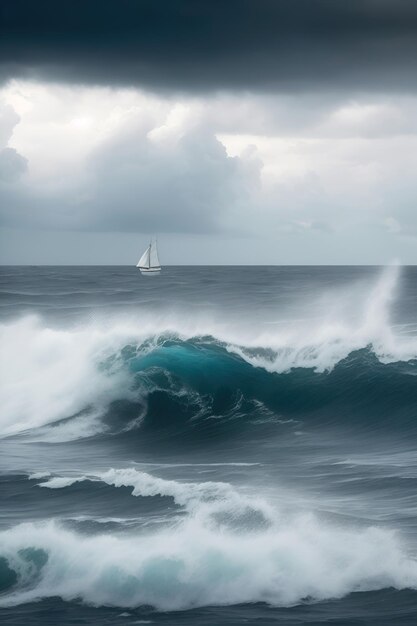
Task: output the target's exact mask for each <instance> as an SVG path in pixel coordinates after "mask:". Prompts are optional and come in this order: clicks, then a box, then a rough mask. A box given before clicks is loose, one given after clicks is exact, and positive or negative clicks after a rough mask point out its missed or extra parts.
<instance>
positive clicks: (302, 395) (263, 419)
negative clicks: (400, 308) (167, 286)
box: [5, 335, 417, 441]
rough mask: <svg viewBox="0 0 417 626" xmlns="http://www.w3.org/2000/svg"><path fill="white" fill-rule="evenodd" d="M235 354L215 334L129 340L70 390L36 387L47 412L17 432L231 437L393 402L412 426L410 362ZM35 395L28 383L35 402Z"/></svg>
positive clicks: (358, 415)
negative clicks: (309, 363) (283, 367)
mask: <svg viewBox="0 0 417 626" xmlns="http://www.w3.org/2000/svg"><path fill="white" fill-rule="evenodd" d="M240 352H241V349H239V350H236V351H235V350H234V349H233V347H231V346H230V345H227V344H225V343H224V342H221V341H219V340H216V339H215V338H213V337H195V338H193V339H182V338H179V337H174V336H172V335H168V336H163V335H162V336H159V337H157V338H152V339H147V340H145V341H143V342H141V343H127V344H125V345H123V346H122V347H121V348H119V349H117V351H114V352H112V353H111V354H109V355H108V356H107V355H106V356H105V357H104V358H102V359H101V360H100V361H99V362H98V363H94V362H91V363H90V362H89V363H88V367H85V376H87V377H88V376H89V377H90V380H84V378H83V377H81V376H80V377H79V378H80V380H76V381H74V387H73V388H71V385H70V384H68V381H67V380H64V382H63V381H61V380H59V381H58V387H57V389H56V390H54V389H51V390H50V391H47V392H46V393H45V391H42V390H41V400H42V401H44V400H47V401H49V405H50V407H51V414H50V416H49V419H48V421H47V423H46V424H41V425H40V428H39V427H38V425H37V424H36V422H35V423H33V424H31V423H30V422H29V423H28V424H25V423H23V425H22V426H23V427H22V428H21V430H22V431H26V432H28V431H29V432H30V431H31V430H32V431H33V428H34V429H35V432H37V433H38V434H40V435H41V436H46V437H47V438H48V437H49V438H51V439H52V440H54V439H55V440H58V441H59V440H66V439H77V438H80V437H85V436H95V435H100V434H101V435H103V434H105V435H122V434H123V433H125V432H129V433H132V431H134V432H137V433H138V436H141V437H142V436H146V435H150V434H152V433H159V434H160V433H162V432H164V433H166V434H169V435H170V436H175V435H176V434H177V435H179V436H183V434H184V432H185V431H186V432H187V436H189V437H191V438H192V437H194V438H195V437H197V438H198V437H199V436H201V437H206V436H207V435H208V434H210V433H211V434H216V433H217V434H224V433H228V434H233V432H234V431H235V430H236V429H241V428H242V427H243V426H244V425H245V424H246V425H247V424H251V425H256V424H258V425H261V424H262V427H263V428H265V427H267V426H269V427H271V428H274V427H276V426H277V425H282V424H285V423H287V422H291V421H299V420H302V421H308V422H309V423H322V424H329V423H331V424H340V425H345V426H346V425H348V424H349V423H350V424H355V425H356V426H358V425H360V424H361V423H363V424H365V422H366V426H367V427H368V428H370V427H372V425H374V426H376V425H377V426H378V427H386V428H389V427H390V425H394V422H393V418H392V415H393V412H394V409H395V427H396V428H398V427H400V426H401V425H402V426H403V427H404V428H409V429H414V428H415V427H416V426H417V425H416V423H415V419H414V413H413V409H414V406H415V401H416V376H417V360H416V359H410V360H408V361H406V362H404V361H397V362H391V363H383V362H381V361H380V359H379V358H378V356H377V355H376V354H375V351H374V349H373V347H372V346H371V345H369V346H366V347H363V348H361V349H357V350H354V351H352V352H350V353H348V354H347V356H346V357H344V358H342V359H341V360H340V361H338V362H337V363H336V364H335V365H334V366H333V367H331V368H329V369H328V370H325V371H317V370H316V369H314V368H313V367H292V368H290V369H289V370H288V371H285V372H276V371H269V370H268V369H267V368H266V367H265V366H261V365H255V364H254V362H255V360H257V361H259V359H260V355H261V356H262V359H263V360H264V361H265V363H266V364H268V363H273V362H274V361H275V362H276V360H277V358H278V356H279V355H278V354H277V352H275V351H273V350H271V349H267V348H256V349H249V348H245V349H244V355H243V356H242V354H241V353H240ZM285 356H286V358H287V355H285ZM88 358H90V355H88ZM70 382H71V381H70ZM86 383H87V385H86ZM36 384H37V383H36V381H35V385H36ZM79 386H81V390H79ZM62 387H64V389H63V391H64V393H67V394H71V393H74V394H75V397H74V395H72V396H70V397H69V400H70V402H69V406H68V407H66V406H65V397H64V399H63V400H62V399H60V400H59V402H60V403H61V404H62V405H63V406H62V409H61V407H59V406H58V407H56V406H55V405H56V404H57V398H56V397H57V396H58V392H60V391H61V392H62ZM77 394H79V395H78V396H77ZM37 395H38V390H37V389H35V390H34V396H35V403H36V396H37ZM77 404H78V407H76V408H79V410H77V411H75V412H73V411H72V410H71V409H72V406H71V405H73V406H74V405H77ZM46 405H47V406H48V403H46ZM35 408H36V407H35ZM21 409H22V407H21V406H20V407H18V410H20V411H21ZM56 412H58V413H60V412H61V413H62V412H63V415H62V417H58V418H57V419H54V418H55V417H56ZM15 425H16V423H15V424H14V426H15ZM17 425H18V426H19V422H18V423H17ZM5 434H9V432H8V431H7V429H6V432H5ZM10 434H12V433H10ZM129 436H131V435H129Z"/></svg>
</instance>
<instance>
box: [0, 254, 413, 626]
mask: <svg viewBox="0 0 417 626" xmlns="http://www.w3.org/2000/svg"><path fill="white" fill-rule="evenodd" d="M0 341H1V355H0V359H1V381H0V382H1V390H0V404H1V413H0V620H1V622H2V623H3V624H14V625H16V626H17V625H18V626H20V625H23V624H25V625H26V624H27V625H34V624H42V625H44V624H51V625H52V624H53V625H55V624H59V625H62V626H67V625H68V626H69V625H70V624H94V625H102V624H112V625H116V626H119V625H129V624H140V623H154V624H170V625H176V624H216V625H217V624H221V625H223V624H242V623H249V624H269V623H275V622H276V623H279V624H283V625H286V624H288V625H296V624H298V625H299V624H311V625H312V624H314V625H316V626H317V625H319V624H323V625H324V624H337V625H339V626H341V625H346V626H347V625H349V626H351V625H353V624H355V625H356V624H358V625H359V624H360V625H371V624H372V625H375V626H377V625H378V626H380V625H383V624H396V625H397V624H409V625H410V626H411V625H414V624H415V623H416V615H417V489H416V485H417V268H416V267H399V266H391V267H385V268H381V267H366V268H365V267H164V269H163V272H162V274H161V276H159V277H155V278H154V279H153V280H145V279H143V278H142V277H141V276H140V274H139V273H138V271H137V270H136V269H135V268H130V267H5V268H3V269H2V271H1V306H0Z"/></svg>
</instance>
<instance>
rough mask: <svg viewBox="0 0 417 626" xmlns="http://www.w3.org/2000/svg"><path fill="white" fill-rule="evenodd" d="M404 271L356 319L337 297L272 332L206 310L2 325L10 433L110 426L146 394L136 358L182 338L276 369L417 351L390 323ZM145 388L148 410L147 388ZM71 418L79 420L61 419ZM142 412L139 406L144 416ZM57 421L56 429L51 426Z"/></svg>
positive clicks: (1, 420) (2, 426) (58, 437)
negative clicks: (120, 407)
mask: <svg viewBox="0 0 417 626" xmlns="http://www.w3.org/2000/svg"><path fill="white" fill-rule="evenodd" d="M398 273H399V268H398V267H397V266H392V267H388V268H386V269H385V270H384V271H383V272H382V274H381V276H380V278H379V280H378V281H377V283H376V284H375V286H374V288H373V289H372V290H371V291H370V292H368V293H367V294H366V296H364V298H363V301H362V302H360V303H359V304H358V307H359V313H358V315H357V316H356V317H355V321H354V322H352V321H348V319H344V317H343V311H340V307H339V308H338V307H336V305H335V303H333V304H332V303H331V302H330V301H329V300H328V299H327V300H326V305H325V306H324V305H323V306H322V307H321V310H322V311H323V313H322V316H321V319H320V320H315V321H312V320H305V321H302V322H301V323H295V322H291V321H287V322H286V323H285V324H284V325H282V324H281V325H279V326H277V327H274V328H273V329H272V330H268V331H267V332H266V331H265V326H264V327H263V328H260V329H258V330H257V329H256V328H255V327H252V328H251V329H249V330H248V328H247V327H243V326H241V325H239V323H237V322H236V323H234V324H233V325H227V324H226V323H225V322H221V321H219V320H215V319H208V318H206V317H201V318H200V317H199V316H195V315H194V316H193V317H192V318H191V317H190V318H188V319H187V318H186V317H184V316H178V315H168V314H167V315H166V316H159V317H158V316H149V315H148V316H146V315H145V314H143V315H141V320H140V322H139V321H138V320H136V319H135V320H133V319H131V318H130V319H126V318H125V319H119V318H118V319H110V320H107V321H106V322H103V323H99V322H97V323H92V322H89V323H86V324H84V325H83V324H79V325H78V326H73V327H71V328H52V327H49V326H47V325H46V324H45V322H44V321H42V319H40V318H39V317H35V316H28V317H24V318H22V319H19V320H18V321H14V322H10V323H6V324H1V325H0V343H1V346H2V349H1V352H0V354H1V356H0V368H1V372H2V374H1V387H0V402H1V406H2V412H1V416H0V436H8V435H13V434H16V433H20V432H23V431H28V430H33V429H39V428H42V427H45V426H48V429H47V431H46V432H47V435H45V431H42V433H41V434H42V436H46V437H47V438H48V440H52V441H62V440H64V441H65V440H70V439H77V438H80V437H86V436H91V435H94V434H96V433H99V432H103V431H105V430H106V425H105V423H104V422H103V420H102V416H103V414H104V413H105V412H106V410H107V409H108V407H109V405H110V404H111V403H112V402H113V401H115V400H120V399H124V400H129V399H132V400H134V401H135V402H138V397H139V396H141V390H140V389H138V376H137V375H136V377H135V373H134V372H133V371H132V368H131V367H130V361H131V360H132V359H137V358H140V357H145V356H146V355H150V354H152V353H153V351H155V350H157V349H160V348H161V346H164V344H165V343H166V342H169V341H172V340H175V341H176V342H178V343H181V342H187V345H189V343H190V342H194V343H195V345H197V346H198V345H199V342H201V341H202V340H203V338H205V339H204V340H205V341H209V344H211V345H212V346H213V347H214V348H216V347H217V348H219V349H221V350H223V351H228V352H229V353H230V354H231V355H232V356H233V358H234V359H236V358H237V359H243V360H244V361H245V362H246V363H248V364H250V365H251V366H253V367H256V368H262V369H264V370H266V371H267V372H271V373H286V372H289V371H291V370H292V369H293V368H310V369H312V370H314V371H316V372H326V371H330V370H331V369H332V368H334V367H335V366H336V365H337V364H338V363H339V362H340V361H341V360H343V359H345V358H346V357H347V356H348V355H349V354H350V353H352V352H354V351H356V350H359V349H364V348H367V349H370V350H372V352H373V353H374V355H375V356H376V357H377V358H378V359H379V360H380V361H381V362H382V363H391V362H396V361H410V360H411V359H415V358H417V337H416V336H415V335H409V334H408V335H406V334H399V333H396V332H395V331H394V329H393V328H392V326H391V325H390V319H389V313H390V303H391V302H392V300H393V298H394V296H395V291H396V289H397V282H398ZM269 328H270V327H269ZM207 338H208V339H207ZM129 355H130V356H129ZM215 356H216V354H214V353H213V359H214V358H215ZM167 367H168V369H169V364H168V366H167ZM136 374H137V373H136ZM134 381H135V385H136V386H135V388H134V389H133V387H134V385H133V382H134ZM145 387H146V386H145ZM142 391H143V394H142V396H143V397H142V400H141V402H142V410H143V411H144V410H146V394H147V389H146V388H144V389H143V390H142ZM188 391H189V392H190V391H192V390H190V389H188ZM69 417H71V418H72V419H71V420H70V421H67V422H63V421H61V420H65V419H66V418H69ZM139 418H140V415H139V414H138V423H139V422H140V419H139ZM60 421H61V423H59V424H58V422H60ZM51 424H55V426H54V428H49V425H51Z"/></svg>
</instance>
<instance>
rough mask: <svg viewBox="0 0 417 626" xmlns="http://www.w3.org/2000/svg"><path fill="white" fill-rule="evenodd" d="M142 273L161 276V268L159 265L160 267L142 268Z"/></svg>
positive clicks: (143, 274)
mask: <svg viewBox="0 0 417 626" xmlns="http://www.w3.org/2000/svg"><path fill="white" fill-rule="evenodd" d="M140 273H141V274H142V276H159V274H160V273H161V268H160V267H159V268H158V269H149V270H147V269H141V270H140Z"/></svg>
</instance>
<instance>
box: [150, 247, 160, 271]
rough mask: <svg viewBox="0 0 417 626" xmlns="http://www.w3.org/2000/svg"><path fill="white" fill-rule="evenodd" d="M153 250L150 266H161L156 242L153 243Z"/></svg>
mask: <svg viewBox="0 0 417 626" xmlns="http://www.w3.org/2000/svg"><path fill="white" fill-rule="evenodd" d="M150 247H151V251H150V267H161V264H160V262H159V257H158V248H157V246H156V241H155V243H151V246H150Z"/></svg>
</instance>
